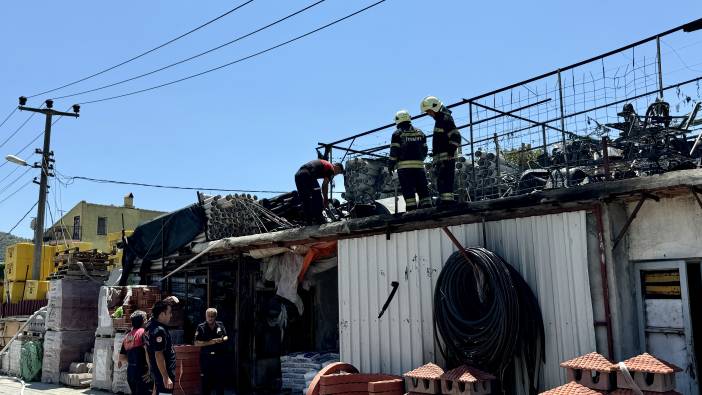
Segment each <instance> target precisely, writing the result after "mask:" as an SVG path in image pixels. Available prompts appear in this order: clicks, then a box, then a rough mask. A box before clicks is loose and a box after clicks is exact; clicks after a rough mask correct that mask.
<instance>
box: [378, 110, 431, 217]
mask: <svg viewBox="0 0 702 395" xmlns="http://www.w3.org/2000/svg"><path fill="white" fill-rule="evenodd" d="M395 125H397V130H395V132H394V133H393V134H392V140H391V143H390V158H389V159H390V161H389V164H388V170H390V172H391V173H392V171H393V170H394V169H395V168H397V177H398V178H399V180H400V188H401V189H402V196H403V197H404V199H405V205H406V207H407V211H412V210H415V209H416V208H417V206H418V205H417V197H416V196H419V207H420V208H425V207H431V197H430V196H429V187H428V186H427V174H426V171H425V170H424V160H425V159H426V157H427V151H428V150H429V149H428V147H427V138H426V136H425V135H424V133H422V131H421V130H419V129H417V128H415V127H414V126H412V117H411V116H410V114H409V113H408V112H407V111H406V110H400V111H398V112H397V113H396V114H395ZM415 193H416V195H415Z"/></svg>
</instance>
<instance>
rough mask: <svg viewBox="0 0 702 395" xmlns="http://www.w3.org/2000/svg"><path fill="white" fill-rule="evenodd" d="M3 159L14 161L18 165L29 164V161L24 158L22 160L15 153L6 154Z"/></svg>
mask: <svg viewBox="0 0 702 395" xmlns="http://www.w3.org/2000/svg"><path fill="white" fill-rule="evenodd" d="M5 160H6V161H8V162H10V163H14V164H16V165H19V166H29V163H27V161H26V160H24V159H22V158H20V157H18V156H15V155H7V156H6V157H5Z"/></svg>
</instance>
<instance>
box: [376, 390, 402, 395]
mask: <svg viewBox="0 0 702 395" xmlns="http://www.w3.org/2000/svg"><path fill="white" fill-rule="evenodd" d="M404 393H405V390H395V391H384V392H369V393H368V394H369V395H403V394H404Z"/></svg>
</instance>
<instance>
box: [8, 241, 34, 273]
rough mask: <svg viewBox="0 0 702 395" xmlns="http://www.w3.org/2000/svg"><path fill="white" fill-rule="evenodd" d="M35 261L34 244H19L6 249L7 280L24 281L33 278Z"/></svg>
mask: <svg viewBox="0 0 702 395" xmlns="http://www.w3.org/2000/svg"><path fill="white" fill-rule="evenodd" d="M33 260H34V244H32V243H17V244H13V245H11V246H8V247H7V248H6V249H5V279H6V280H8V281H24V280H26V279H27V277H29V278H32V275H33V272H32V261H33Z"/></svg>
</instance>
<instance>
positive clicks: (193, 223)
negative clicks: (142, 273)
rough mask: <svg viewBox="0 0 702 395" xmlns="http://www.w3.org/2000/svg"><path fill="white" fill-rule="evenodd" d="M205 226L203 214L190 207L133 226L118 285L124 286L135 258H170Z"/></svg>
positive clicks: (205, 220)
mask: <svg viewBox="0 0 702 395" xmlns="http://www.w3.org/2000/svg"><path fill="white" fill-rule="evenodd" d="M206 223H207V217H206V216H205V211H204V210H203V209H202V208H201V207H200V206H199V205H196V204H194V205H192V206H188V207H185V208H182V209H180V210H177V211H174V212H172V213H168V214H164V215H162V216H160V217H158V218H155V219H153V220H151V221H149V222H147V223H145V224H142V225H140V226H137V228H136V229H134V233H133V234H132V235H131V236H129V237H128V238H127V243H126V245H125V248H124V255H123V256H122V267H123V274H124V275H123V276H122V278H121V279H120V281H119V285H127V278H128V276H129V273H131V271H132V269H133V268H134V262H135V261H136V259H137V258H140V259H142V260H144V261H150V260H153V259H158V258H161V256H168V255H171V254H173V253H174V252H176V251H177V250H178V249H179V248H181V247H184V246H186V245H187V244H188V243H190V242H191V241H192V240H193V239H195V237H197V235H198V234H200V233H202V232H203V231H204V230H205V224H206ZM161 246H163V251H161ZM145 266H148V265H145Z"/></svg>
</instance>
